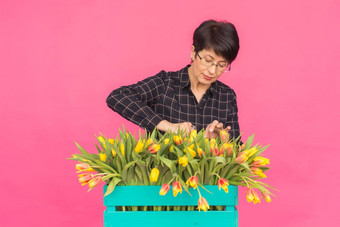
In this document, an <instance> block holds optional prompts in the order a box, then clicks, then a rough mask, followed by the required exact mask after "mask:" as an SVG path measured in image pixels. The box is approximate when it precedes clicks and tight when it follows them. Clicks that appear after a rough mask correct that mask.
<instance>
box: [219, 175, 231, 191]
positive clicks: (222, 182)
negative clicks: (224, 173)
mask: <svg viewBox="0 0 340 227" xmlns="http://www.w3.org/2000/svg"><path fill="white" fill-rule="evenodd" d="M228 185H229V182H228V181H227V180H226V179H225V178H220V179H218V181H217V186H218V189H219V190H221V188H222V189H223V190H224V191H225V192H226V193H228Z"/></svg>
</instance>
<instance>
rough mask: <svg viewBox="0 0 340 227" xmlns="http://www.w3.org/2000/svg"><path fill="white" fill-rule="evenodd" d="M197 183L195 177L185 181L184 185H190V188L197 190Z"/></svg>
mask: <svg viewBox="0 0 340 227" xmlns="http://www.w3.org/2000/svg"><path fill="white" fill-rule="evenodd" d="M197 182H198V178H197V177H196V176H192V177H190V178H189V179H188V180H187V182H186V185H189V184H190V186H191V187H193V188H194V189H196V188H197Z"/></svg>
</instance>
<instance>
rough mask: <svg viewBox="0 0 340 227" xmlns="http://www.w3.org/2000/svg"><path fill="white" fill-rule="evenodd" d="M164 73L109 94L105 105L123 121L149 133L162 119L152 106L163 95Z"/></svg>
mask: <svg viewBox="0 0 340 227" xmlns="http://www.w3.org/2000/svg"><path fill="white" fill-rule="evenodd" d="M165 76H166V72H165V71H161V72H160V73H158V74H157V75H155V76H153V77H149V78H146V79H145V80H143V81H140V82H138V83H137V84H133V85H130V86H123V87H120V88H118V89H116V90H114V91H112V92H111V94H110V95H109V96H108V97H107V99H106V103H107V105H108V106H109V107H110V108H111V109H112V110H113V111H115V112H117V113H118V114H120V115H121V116H122V117H124V118H125V119H127V120H129V121H131V122H133V123H135V124H137V125H138V126H140V127H141V128H145V129H146V130H148V131H149V132H151V131H153V130H154V128H155V127H156V126H157V125H158V123H159V122H161V121H162V120H163V119H162V118H161V117H160V116H159V115H158V114H157V113H155V111H154V108H153V106H154V104H156V102H157V99H158V98H159V96H160V95H161V94H163V93H164V90H165V84H164V77H165Z"/></svg>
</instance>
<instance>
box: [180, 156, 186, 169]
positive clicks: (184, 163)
mask: <svg viewBox="0 0 340 227" xmlns="http://www.w3.org/2000/svg"><path fill="white" fill-rule="evenodd" d="M178 164H180V165H182V166H183V167H186V166H187V165H188V157H187V156H183V157H180V158H179V159H178Z"/></svg>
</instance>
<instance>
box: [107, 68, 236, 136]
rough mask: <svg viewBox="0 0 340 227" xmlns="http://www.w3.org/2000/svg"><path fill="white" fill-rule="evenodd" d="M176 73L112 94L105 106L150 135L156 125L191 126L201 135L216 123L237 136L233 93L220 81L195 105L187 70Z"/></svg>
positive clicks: (121, 89)
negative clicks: (210, 125) (184, 123)
mask: <svg viewBox="0 0 340 227" xmlns="http://www.w3.org/2000/svg"><path fill="white" fill-rule="evenodd" d="M189 66H190V65H187V66H186V67H185V68H183V69H181V70H179V71H177V72H165V71H161V72H160V73H158V74H157V75H155V76H153V77H149V78H146V79H145V80H143V81H140V82H138V83H137V84H133V85H130V86H123V87H120V88H118V89H116V90H114V91H112V92H111V94H110V95H109V96H108V98H107V100H106V102H107V104H108V106H109V107H110V108H111V109H112V110H114V111H116V112H117V113H119V114H120V115H121V116H122V117H124V118H126V119H127V120H129V121H131V122H133V123H135V124H137V125H139V126H140V127H142V128H145V129H146V130H148V131H152V130H153V129H154V128H155V127H156V126H157V124H158V123H159V122H161V121H162V120H167V121H169V122H171V123H180V122H185V121H187V122H191V123H192V124H193V125H195V126H196V128H197V130H198V131H200V130H201V129H203V128H206V127H207V126H208V125H209V124H210V123H211V122H213V121H214V120H217V121H219V122H222V123H223V127H227V126H231V132H230V134H231V136H232V137H233V136H234V137H238V136H239V134H240V130H239V124H238V116H237V104H236V94H235V92H234V91H233V90H232V89H231V88H230V87H228V86H227V85H225V84H223V83H222V82H220V81H216V82H214V83H212V85H211V86H210V88H209V89H208V90H207V92H206V93H205V94H204V95H203V97H202V98H201V100H200V102H199V103H198V102H197V100H196V98H195V96H194V94H193V93H192V92H191V90H190V80H189V75H188V67H189Z"/></svg>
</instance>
